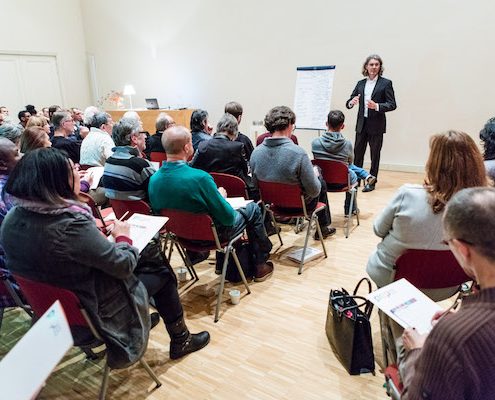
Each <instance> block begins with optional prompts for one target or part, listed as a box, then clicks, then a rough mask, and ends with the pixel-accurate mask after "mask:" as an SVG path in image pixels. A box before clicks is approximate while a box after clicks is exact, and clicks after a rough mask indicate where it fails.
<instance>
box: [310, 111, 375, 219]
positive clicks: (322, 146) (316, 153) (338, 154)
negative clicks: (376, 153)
mask: <svg viewBox="0 0 495 400" xmlns="http://www.w3.org/2000/svg"><path fill="white" fill-rule="evenodd" d="M344 121H345V117H344V113H343V112H342V111H339V110H333V111H330V112H329V113H328V117H327V122H326V125H327V129H328V131H327V132H325V133H324V134H323V135H322V136H320V137H318V138H316V139H314V140H313V141H312V142H311V150H312V152H313V157H314V158H315V159H318V160H333V161H341V162H343V163H346V164H348V165H349V172H350V176H351V184H354V183H356V182H357V180H358V179H362V180H364V181H365V183H366V186H365V188H364V189H363V192H368V191H370V190H369V187H368V186H370V185H374V184H375V182H376V177H374V176H373V175H371V174H370V173H369V172H368V171H366V170H365V169H363V168H361V167H358V166H356V165H354V164H353V161H354V151H353V149H352V143H351V141H350V140H348V139H346V138H345V137H344V136H343V135H342V133H341V131H342V129H344V126H345V125H344ZM367 189H368V190H367ZM345 211H346V214H347V207H346V210H345Z"/></svg>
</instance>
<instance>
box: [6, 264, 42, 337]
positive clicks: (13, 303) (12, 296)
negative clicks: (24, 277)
mask: <svg viewBox="0 0 495 400" xmlns="http://www.w3.org/2000/svg"><path fill="white" fill-rule="evenodd" d="M18 290H19V289H17V288H16V287H14V284H13V283H12V282H11V278H10V277H9V275H8V272H7V271H6V270H3V269H2V268H0V300H1V303H2V307H0V328H1V327H2V321H3V313H4V309H5V308H7V307H20V308H22V309H23V310H24V311H25V312H26V313H27V314H28V315H29V317H30V318H31V319H32V320H34V318H35V316H34V313H33V310H32V309H31V307H30V306H29V304H26V303H25V302H24V301H23V300H22V299H21V297H20V295H19V293H18Z"/></svg>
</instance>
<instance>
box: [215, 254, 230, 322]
mask: <svg viewBox="0 0 495 400" xmlns="http://www.w3.org/2000/svg"><path fill="white" fill-rule="evenodd" d="M231 251H232V245H229V246H227V247H226V250H225V251H224V254H225V257H224V259H223V266H222V277H221V278H220V288H219V289H218V296H217V305H216V308H215V322H218V315H219V314H220V303H221V302H222V296H223V288H224V286H225V274H226V273H227V264H228V262H229V255H230V252H231Z"/></svg>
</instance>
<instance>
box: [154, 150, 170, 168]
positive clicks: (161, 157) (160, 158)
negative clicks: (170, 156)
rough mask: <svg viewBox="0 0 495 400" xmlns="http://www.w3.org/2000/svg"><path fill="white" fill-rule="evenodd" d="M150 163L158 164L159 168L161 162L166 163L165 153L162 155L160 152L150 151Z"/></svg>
mask: <svg viewBox="0 0 495 400" xmlns="http://www.w3.org/2000/svg"><path fill="white" fill-rule="evenodd" d="M150 161H153V162H158V163H160V167H161V166H162V164H163V162H164V161H167V153H162V152H160V151H152V152H151V153H150Z"/></svg>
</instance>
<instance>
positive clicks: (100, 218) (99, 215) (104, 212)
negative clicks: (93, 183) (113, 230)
mask: <svg viewBox="0 0 495 400" xmlns="http://www.w3.org/2000/svg"><path fill="white" fill-rule="evenodd" d="M79 196H80V197H81V199H82V200H83V201H84V202H85V203H86V204H87V205H88V206H89V208H91V212H92V213H93V217H95V220H96V226H97V227H98V229H100V230H101V231H102V232H104V233H106V228H107V221H105V218H106V217H108V216H109V215H110V214H111V213H113V210H112V207H107V208H104V209H100V207H98V205H97V204H96V203H95V201H94V200H93V198H92V197H91V196H90V195H89V194H87V193H83V192H81V193H79ZM108 222H110V221H108Z"/></svg>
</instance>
